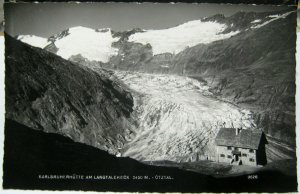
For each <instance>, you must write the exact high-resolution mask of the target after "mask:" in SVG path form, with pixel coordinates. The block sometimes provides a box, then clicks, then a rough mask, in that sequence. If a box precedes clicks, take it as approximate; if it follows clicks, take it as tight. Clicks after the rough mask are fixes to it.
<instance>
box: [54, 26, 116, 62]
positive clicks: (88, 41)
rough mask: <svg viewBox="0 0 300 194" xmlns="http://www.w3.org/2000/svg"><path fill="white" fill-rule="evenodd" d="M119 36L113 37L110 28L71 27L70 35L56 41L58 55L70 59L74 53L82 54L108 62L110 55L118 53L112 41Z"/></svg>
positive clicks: (94, 59) (85, 56) (88, 57)
mask: <svg viewBox="0 0 300 194" xmlns="http://www.w3.org/2000/svg"><path fill="white" fill-rule="evenodd" d="M118 40H119V38H113V37H112V34H111V30H110V29H105V30H104V29H102V30H98V32H97V31H96V30H94V29H90V28H85V27H81V26H78V27H74V28H70V29H69V35H67V36H65V37H64V38H62V39H58V40H56V41H55V46H56V47H57V48H58V51H57V55H59V56H61V57H63V58H64V59H69V58H70V57H71V56H72V55H77V54H81V56H83V57H84V58H87V59H88V60H90V61H101V62H104V63H106V62H108V61H109V59H110V57H111V56H113V55H116V54H117V53H118V49H116V48H114V47H112V43H113V42H116V41H118Z"/></svg>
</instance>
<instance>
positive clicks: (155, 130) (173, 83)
mask: <svg viewBox="0 0 300 194" xmlns="http://www.w3.org/2000/svg"><path fill="white" fill-rule="evenodd" d="M115 75H116V76H117V77H118V78H119V79H120V80H122V81H123V82H124V83H125V84H126V85H128V86H129V88H130V89H131V90H133V92H132V93H133V94H134V98H135V108H134V109H135V115H137V119H138V121H139V127H138V130H139V131H137V136H136V137H135V138H134V139H133V140H131V141H130V142H129V143H128V145H127V146H126V148H125V149H124V153H123V155H124V156H129V157H133V158H136V159H138V160H152V161H153V160H172V161H183V160H184V161H186V160H189V159H190V158H191V157H194V160H196V158H197V157H199V156H204V155H209V156H213V155H214V153H215V150H214V146H213V143H214V137H215V136H216V133H217V132H218V130H219V128H220V127H242V128H243V129H246V128H252V127H255V123H254V121H253V119H252V114H251V112H250V111H247V110H241V109H239V108H238V107H236V106H234V105H232V104H229V103H226V102H222V101H219V100H217V99H215V98H214V97H213V96H212V94H211V93H210V92H209V91H208V87H207V86H206V85H205V84H202V83H200V82H198V81H197V80H194V79H191V78H187V77H182V76H176V75H154V74H145V73H133V72H116V73H115Z"/></svg>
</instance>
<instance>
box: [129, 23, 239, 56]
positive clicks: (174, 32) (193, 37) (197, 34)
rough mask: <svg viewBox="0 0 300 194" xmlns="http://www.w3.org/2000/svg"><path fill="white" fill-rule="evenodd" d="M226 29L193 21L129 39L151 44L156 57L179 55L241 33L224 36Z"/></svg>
mask: <svg viewBox="0 0 300 194" xmlns="http://www.w3.org/2000/svg"><path fill="white" fill-rule="evenodd" d="M226 28H227V25H226V24H221V23H218V22H212V21H207V22H203V21H201V20H193V21H189V22H186V23H184V24H181V25H179V26H176V27H173V28H168V29H162V30H147V31H145V32H140V33H135V34H133V35H131V36H130V37H129V41H131V42H138V43H142V44H148V43H149V44H151V46H152V49H153V54H154V55H155V54H162V53H174V54H177V53H179V52H181V51H183V50H184V49H186V48H187V47H192V46H195V45H197V44H208V43H211V42H214V41H217V40H222V39H226V38H229V37H231V36H234V35H236V34H238V33H239V31H235V32H229V33H226V34H222V32H223V31H224V30H225V29H226Z"/></svg>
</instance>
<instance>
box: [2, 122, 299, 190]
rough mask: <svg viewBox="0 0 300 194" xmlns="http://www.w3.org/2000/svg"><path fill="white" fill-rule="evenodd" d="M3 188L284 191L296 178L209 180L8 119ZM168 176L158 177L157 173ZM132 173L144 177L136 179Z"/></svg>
mask: <svg viewBox="0 0 300 194" xmlns="http://www.w3.org/2000/svg"><path fill="white" fill-rule="evenodd" d="M4 152H5V155H4V176H3V187H4V189H42V190H43V189H47V190H94V191H148V192H151V191H152V192H153V191H157V192H167V191H168V192H175V191H177V192H242V191H244V192H246V191H247V192H275V191H276V192H288V191H290V192H291V191H296V190H297V179H296V176H286V175H283V174H281V173H279V172H274V171H264V172H260V173H257V176H258V179H256V180H248V178H247V176H240V177H231V178H219V179H218V178H213V177H211V176H206V175H202V174H198V173H193V172H187V171H183V170H179V169H177V168H170V167H155V166H149V165H144V164H141V163H139V162H137V161H135V160H133V159H129V158H116V157H114V156H112V155H109V154H108V153H106V152H104V151H101V150H99V149H96V148H93V147H91V146H87V145H84V144H82V143H76V142H73V141H72V140H70V139H68V138H66V137H63V136H60V135H57V134H51V133H44V132H41V131H36V130H32V129H31V128H28V127H26V126H24V125H21V124H19V123H17V122H15V121H12V120H8V119H7V120H6V123H5V148H4ZM74 174H75V175H84V176H86V175H92V176H94V175H95V176H97V175H112V176H113V175H126V176H129V180H95V179H94V180H93V179H84V180H79V179H74V180H67V179H39V178H38V175H74ZM156 175H159V176H163V175H164V176H170V177H172V178H173V179H172V180H156V179H155V176H156ZM133 176H148V177H149V179H147V180H134V179H133Z"/></svg>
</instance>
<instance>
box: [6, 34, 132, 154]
mask: <svg viewBox="0 0 300 194" xmlns="http://www.w3.org/2000/svg"><path fill="white" fill-rule="evenodd" d="M5 43H6V50H5V52H6V61H5V65H6V78H5V84H6V87H5V92H6V98H5V101H6V107H5V108H6V118H9V119H13V120H15V121H17V122H19V123H22V124H24V125H27V126H29V127H31V128H35V129H39V130H43V131H46V132H54V133H59V134H63V135H65V136H68V137H70V138H71V139H73V140H74V141H78V142H83V143H86V144H88V145H92V146H95V147H98V148H101V149H103V150H108V151H109V152H111V153H116V152H117V148H118V147H122V145H123V143H124V142H125V138H126V137H128V136H130V133H131V130H130V129H131V124H130V114H131V111H132V107H133V99H132V97H131V94H130V93H129V92H127V91H126V87H124V86H120V84H119V83H118V82H117V81H113V80H111V79H109V76H110V72H109V71H105V70H103V71H101V72H99V71H98V73H96V72H94V71H92V70H90V69H89V68H86V67H84V66H80V65H78V64H76V63H72V62H70V61H66V60H64V59H62V58H60V57H58V56H56V55H54V54H52V53H49V52H47V51H45V50H42V49H39V48H34V47H31V46H29V45H26V44H24V43H21V42H20V41H17V40H15V39H13V38H11V37H10V36H8V35H6V37H5Z"/></svg>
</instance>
